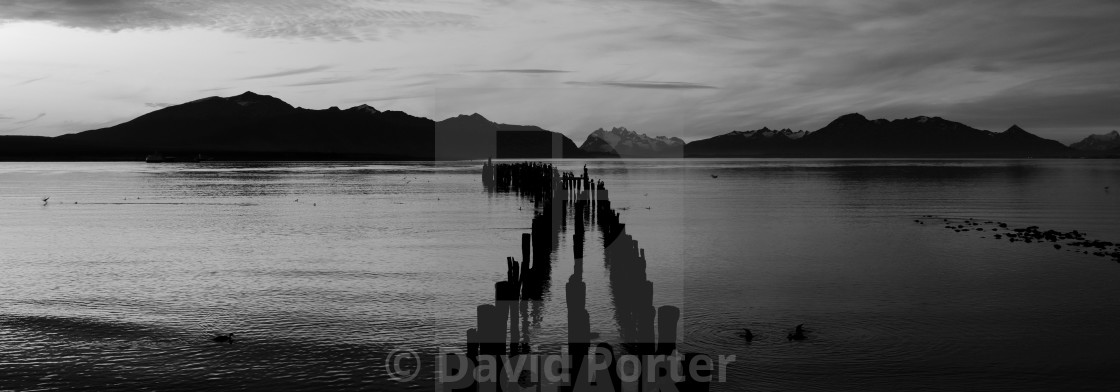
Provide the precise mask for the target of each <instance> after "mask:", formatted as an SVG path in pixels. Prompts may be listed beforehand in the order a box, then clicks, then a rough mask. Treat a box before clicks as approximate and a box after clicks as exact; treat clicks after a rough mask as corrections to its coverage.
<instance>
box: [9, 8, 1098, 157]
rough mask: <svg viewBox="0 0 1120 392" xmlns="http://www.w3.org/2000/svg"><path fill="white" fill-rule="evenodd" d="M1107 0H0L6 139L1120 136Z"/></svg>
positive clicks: (1065, 138)
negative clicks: (189, 122) (844, 133)
mask: <svg viewBox="0 0 1120 392" xmlns="http://www.w3.org/2000/svg"><path fill="white" fill-rule="evenodd" d="M1118 19H1120V2H1118V1H1115V0H1073V1H1056V0H1048V1H1035V0H968V1H958V0H941V1H928V0H906V1H884V0H835V1H828V0H813V1H808V0H660V1H658V0H608V1H603V0H550V1H528V0H477V1H466V0H441V1H424V2H421V1H401V0H370V1H357V0H314V1H294V0H225V1H202V0H0V134H7V135H12V134H27V135H59V134H63V133H71V132H77V131H82V130H87V129H94V128H100V127H105V126H109V125H113V124H117V123H120V122H123V121H127V120H128V119H131V118H133V117H136V116H138V115H140V114H143V113H146V112H148V111H152V110H156V109H158V108H160V107H163V106H166V105H169V104H176V103H181V102H185V101H190V100H194V99H198V98H202V97H207V96H213V95H219V96H230V95H236V94H240V93H241V92H244V91H246V90H251V91H254V92H257V93H261V94H268V95H273V96H276V97H279V98H281V99H284V100H285V101H288V102H289V103H291V104H293V105H296V106H302V107H306V108H316V109H321V108H327V107H330V106H339V107H343V108H345V107H349V106H354V105H358V104H362V103H367V104H370V105H372V106H374V107H376V108H378V109H382V110H386V109H391V110H403V111H406V112H409V113H411V114H414V115H419V116H425V117H429V118H434V119H437V120H439V119H443V118H446V117H450V116H454V115H456V114H460V113H473V112H478V113H481V114H483V115H485V116H486V117H488V118H490V119H491V120H494V121H498V122H505V123H511V124H535V125H540V126H542V127H545V128H548V129H551V130H554V131H559V132H563V133H566V134H568V135H570V136H572V137H573V138H574V139H576V141H577V143H578V142H580V141H582V140H583V138H584V137H585V135H586V134H587V133H588V132H589V131H591V130H594V129H595V128H599V127H608V128H609V127H612V126H626V127H628V128H630V129H634V130H638V131H641V132H645V133H649V134H653V135H667V136H678V137H683V138H685V139H688V140H694V139H697V138H701V137H705V136H709V135H715V134H720V133H725V132H727V131H731V130H744V129H757V128H761V127H763V126H769V127H771V128H787V127H788V128H793V129H807V130H815V129H817V128H820V127H821V126H824V125H825V124H827V123H828V122H829V121H831V120H832V119H834V118H835V117H837V116H839V115H842V114H846V113H851V112H859V113H862V114H864V115H866V116H868V117H872V118H901V117H914V116H919V115H928V116H941V117H944V118H947V119H951V120H956V121H960V122H964V123H966V124H969V125H972V126H975V127H978V128H981V129H989V130H997V131H1002V130H1003V129H1006V128H1007V127H1009V126H1010V125H1012V124H1019V125H1020V126H1022V127H1024V128H1026V129H1027V130H1028V131H1032V132H1035V133H1037V134H1040V135H1042V136H1045V137H1051V138H1055V139H1058V140H1061V141H1064V142H1069V141H1074V140H1077V139H1080V138H1081V137H1083V136H1085V135H1086V134H1089V133H1103V132H1105V131H1108V130H1112V129H1117V128H1120V22H1118Z"/></svg>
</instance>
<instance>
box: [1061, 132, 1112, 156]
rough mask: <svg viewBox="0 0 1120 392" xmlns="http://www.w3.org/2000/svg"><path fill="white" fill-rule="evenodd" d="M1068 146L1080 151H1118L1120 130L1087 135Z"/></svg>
mask: <svg viewBox="0 0 1120 392" xmlns="http://www.w3.org/2000/svg"><path fill="white" fill-rule="evenodd" d="M1069 146H1070V148H1073V149H1074V150H1080V151H1109V150H1112V151H1118V150H1120V132H1116V131H1112V132H1109V133H1106V134H1103V135H1089V136H1088V137H1086V138H1085V139H1082V140H1081V141H1079V142H1077V143H1073V144H1070V145H1069Z"/></svg>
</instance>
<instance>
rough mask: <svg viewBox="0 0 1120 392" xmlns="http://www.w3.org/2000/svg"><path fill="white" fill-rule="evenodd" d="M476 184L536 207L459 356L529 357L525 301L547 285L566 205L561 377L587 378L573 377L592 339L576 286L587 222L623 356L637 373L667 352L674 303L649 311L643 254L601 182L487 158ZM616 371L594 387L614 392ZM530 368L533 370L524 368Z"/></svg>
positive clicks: (672, 345)
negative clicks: (637, 365) (567, 263)
mask: <svg viewBox="0 0 1120 392" xmlns="http://www.w3.org/2000/svg"><path fill="white" fill-rule="evenodd" d="M482 182H483V184H484V185H485V187H486V188H487V189H488V190H490V191H492V192H511V193H514V192H515V193H517V194H518V195H520V196H522V197H525V198H527V199H530V200H532V201H533V202H534V205H535V206H536V208H535V211H534V217H533V220H532V229H531V232H530V233H526V234H523V235H522V237H521V262H520V263H519V262H518V261H517V260H516V259H515V258H513V257H507V258H506V280H505V281H501V282H497V283H495V285H494V293H495V295H494V297H495V302H494V304H484V305H480V306H479V307H478V323H477V326H476V327H475V328H471V329H469V330H467V356H468V357H469V358H471V360H472V361H477V360H478V357H479V356H480V355H492V356H502V355H510V356H517V355H522V354H528V353H529V351H530V350H529V336H528V327H529V321H528V314H527V313H528V306H529V302H531V301H540V300H541V298H542V294H543V293H544V292H545V291H546V290H547V289H548V285H549V284H550V281H551V262H550V256H551V254H552V252H553V251H554V250H556V247H557V244H558V242H559V241H558V238H559V235H560V232H561V230H565V231H566V228H567V217H568V213H567V212H568V209H569V208H570V209H571V212H572V213H571V215H572V218H573V222H572V226H573V231H574V235H573V240H574V241H573V243H574V246H573V253H574V256H575V265H574V271H573V273H572V275H571V276H570V277H569V278H568V281H567V283H566V284H565V287H564V289H565V295H566V297H565V298H566V300H567V305H568V309H567V313H568V345H567V347H568V351H569V353H570V355H571V363H570V365H569V366H568V368H567V370H566V373H567V374H568V375H569V376H570V377H572V379H573V380H574V381H576V382H580V381H583V382H585V383H586V380H587V378H586V377H585V376H581V374H582V373H581V371H583V370H584V369H588V367H587V362H586V360H587V358H588V353H589V352H590V349H591V346H592V341H593V340H594V338H595V337H596V336H595V334H593V333H592V332H591V320H590V315H589V314H588V312H587V306H586V303H587V285H586V283H585V282H584V281H583V251H584V249H583V245H584V232H585V230H586V228H587V227H593V225H591V224H589V222H594V223H596V225H595V226H597V227H598V228H599V230H600V232H601V233H602V237H603V244H604V258H605V262H606V266H607V268H608V270H609V272H610V274H609V275H610V286H611V287H610V290H611V294H612V295H613V296H614V298H615V318H616V321H617V323H618V325H619V333H620V336H621V337H622V340H623V347H624V349H625V350H624V351H626V352H627V353H629V354H632V355H639V356H641V357H640V358H642V363H641V369H649V367H647V366H646V363H645V362H646V360H647V359H648V358H649V357H646V356H651V355H671V354H673V353H674V351H675V350H676V337H677V322H678V321H679V318H680V310H679V309H678V308H676V307H674V306H662V307H660V308H659V309H658V308H654V306H653V283H652V282H650V281H649V280H648V279H647V278H646V259H645V250H644V249H641V248H639V247H638V242H637V241H636V240H634V239H633V237H632V236H630V235H629V234H627V233H626V225H625V224H622V223H621V222H620V216H619V213H617V212H615V211H614V210H613V209H611V203H610V198H609V196H608V195H609V193H608V191H607V189H606V186H605V184H604V183H603V182H602V181H595V180H592V179H591V178H590V177H589V176H588V173H587V168H586V167H584V170H583V173H582V174H581V175H578V176H577V175H575V174H573V173H560V172H559V171H558V170H557V169H556V168H555V167H553V166H552V165H550V164H544V163H532V162H527V163H498V164H494V163H493V162H490V161H488V162H487V163H486V164H484V165H483V169H482ZM530 260H531V262H530ZM655 318H656V319H657V321H656V326H657V327H658V328H657V330H656V331H655V329H654V326H655V322H654V319H655ZM534 319H536V317H534ZM519 320H520V321H521V323H520V325H519V323H518V321H519ZM522 331H524V332H522ZM600 349H601V350H605V351H601V350H600ZM597 353H598V354H604V355H609V356H610V357H611V358H614V355H615V353H614V352H613V349H612V348H611V347H610V345H608V344H605V343H600V344H599V345H597ZM688 358H691V356H688ZM684 362H687V361H684ZM681 365H683V366H682V368H683V369H682V370H683V374H684V375H686V376H689V377H687V379H686V380H684V381H682V382H678V383H675V384H676V386H677V387H678V388H680V390H687V391H694V390H707V389H708V383H707V382H700V381H697V380H695V379H694V377H691V376H690V371H689V369H688V363H682V364H681ZM653 366H655V367H656V368H657V369H660V372H661V373H662V374H668V370H666V369H667V367H668V366H669V365H668V362H667V361H664V363H663V364H661V365H658V364H653ZM616 370H617V369H616V368H615V367H614V366H613V365H612V366H611V367H610V368H609V369H608V370H606V374H602V375H601V376H600V377H605V378H597V379H599V380H604V381H602V382H606V381H605V380H609V383H610V384H611V385H609V386H612V387H614V389H609V390H620V389H619V387H620V385H621V381H620V378H619V375H618V374H617V371H616ZM538 371H540V369H533V370H531V372H538ZM706 372H707V371H706V370H701V371H700V372H699V373H700V374H708V373H710V372H707V373H706ZM524 375H525V374H522V376H524ZM577 376H579V377H577ZM642 380H645V378H643V379H642ZM512 382H514V383H516V382H517V380H513V381H512ZM495 384H496V385H493V386H502V387H503V389H504V385H503V384H500V383H495ZM530 384H532V385H539V383H530ZM521 385H522V386H524V385H526V384H521ZM510 386H512V385H510ZM576 386H577V385H576V384H575V383H568V384H566V385H564V386H561V390H571V389H572V388H575V387H576ZM638 387H639V388H638V390H646V389H647V388H648V386H646V385H641V383H638ZM479 389H483V390H486V389H488V388H481V387H480V385H479V384H477V383H476V384H473V385H471V386H470V387H469V388H467V389H465V390H479Z"/></svg>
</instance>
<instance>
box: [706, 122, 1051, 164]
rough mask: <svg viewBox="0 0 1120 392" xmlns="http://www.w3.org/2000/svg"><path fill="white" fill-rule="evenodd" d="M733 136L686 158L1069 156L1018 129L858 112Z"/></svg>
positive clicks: (723, 137)
mask: <svg viewBox="0 0 1120 392" xmlns="http://www.w3.org/2000/svg"><path fill="white" fill-rule="evenodd" d="M736 138H738V139H743V137H742V135H734V134H725V135H720V136H716V137H715V138H710V139H705V140H698V141H694V142H692V143H689V145H688V146H686V147H685V152H686V154H687V156H818V157H954V156H957V157H980V156H992V157H1003V156H1006V157H1011V156H1034V157H1042V156H1047V157H1057V156H1070V155H1071V154H1073V152H1072V150H1070V149H1069V148H1068V147H1066V146H1065V145H1063V144H1061V143H1059V142H1057V141H1054V140H1049V139H1043V138H1041V137H1038V136H1035V135H1033V134H1031V133H1029V132H1027V131H1024V130H1023V129H1022V128H1019V126H1012V127H1011V128H1009V129H1008V130H1006V131H1003V132H991V131H984V130H979V129H975V128H972V127H969V126H967V125H964V124H961V123H958V122H953V121H949V120H945V119H942V118H940V117H925V116H921V117H914V118H906V119H900V120H885V119H878V120H868V119H867V118H866V117H864V116H862V115H859V114H848V115H844V116H841V117H840V118H837V119H836V120H834V121H832V123H830V124H828V125H827V126H825V127H824V128H821V129H819V130H817V131H815V132H811V133H809V134H807V135H805V136H803V137H800V138H798V139H788V138H786V140H783V139H772V140H765V141H759V140H749V139H751V138H750V137H748V138H746V139H748V140H736ZM713 139H714V140H713ZM731 146H735V147H731Z"/></svg>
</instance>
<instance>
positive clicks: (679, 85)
mask: <svg viewBox="0 0 1120 392" xmlns="http://www.w3.org/2000/svg"><path fill="white" fill-rule="evenodd" d="M565 84H572V85H580V86H607V87H625V88H652V89H665V90H693V89H716V88H718V87H715V86H709V85H706V84H699V83H689V82H612V81H607V82H565Z"/></svg>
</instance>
